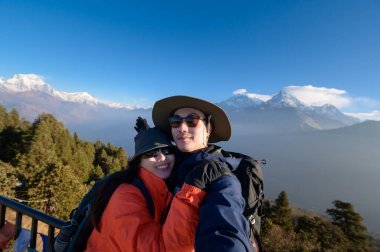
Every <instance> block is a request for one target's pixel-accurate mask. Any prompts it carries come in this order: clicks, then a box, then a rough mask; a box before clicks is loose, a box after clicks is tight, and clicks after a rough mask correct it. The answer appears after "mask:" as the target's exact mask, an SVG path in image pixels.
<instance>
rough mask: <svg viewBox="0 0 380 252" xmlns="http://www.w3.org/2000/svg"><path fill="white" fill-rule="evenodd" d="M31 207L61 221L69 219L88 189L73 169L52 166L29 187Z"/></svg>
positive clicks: (37, 175)
mask: <svg viewBox="0 0 380 252" xmlns="http://www.w3.org/2000/svg"><path fill="white" fill-rule="evenodd" d="M28 187H29V188H28V195H29V197H28V198H29V201H30V203H29V205H30V206H31V207H33V208H37V209H39V210H41V211H44V212H46V213H47V214H49V215H53V216H56V217H58V218H61V219H67V218H68V214H69V213H70V211H71V210H72V209H74V208H75V207H76V206H77V205H78V203H79V201H80V200H81V198H82V197H83V195H84V194H85V193H86V192H87V190H88V188H87V187H86V186H85V185H84V184H83V183H82V181H81V180H80V179H79V178H78V176H77V175H76V174H75V173H73V171H72V169H70V167H67V166H63V165H61V164H50V165H48V166H47V167H46V168H45V169H44V170H42V171H41V172H39V173H37V174H36V175H35V176H34V177H33V178H32V179H31V180H30V182H29V185H28Z"/></svg>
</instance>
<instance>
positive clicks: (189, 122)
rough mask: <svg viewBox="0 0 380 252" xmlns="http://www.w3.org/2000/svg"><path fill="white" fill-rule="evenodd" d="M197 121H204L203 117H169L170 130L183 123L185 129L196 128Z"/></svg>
mask: <svg viewBox="0 0 380 252" xmlns="http://www.w3.org/2000/svg"><path fill="white" fill-rule="evenodd" d="M199 120H205V118H204V117H201V116H197V115H188V116H186V117H180V116H179V115H173V116H171V117H169V124H170V127H172V128H178V127H179V126H181V123H182V122H183V123H185V124H186V126H187V127H190V128H194V127H197V125H198V122H199Z"/></svg>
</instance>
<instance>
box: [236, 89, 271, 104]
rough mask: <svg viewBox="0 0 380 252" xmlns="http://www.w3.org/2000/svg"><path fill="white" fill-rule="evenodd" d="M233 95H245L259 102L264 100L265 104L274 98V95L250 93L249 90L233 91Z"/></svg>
mask: <svg viewBox="0 0 380 252" xmlns="http://www.w3.org/2000/svg"><path fill="white" fill-rule="evenodd" d="M232 93H233V94H234V95H245V96H248V97H249V98H251V99H259V100H262V101H264V102H266V101H268V100H270V99H271V98H272V95H263V94H254V93H248V91H247V89H245V88H241V89H237V90H235V91H233V92H232Z"/></svg>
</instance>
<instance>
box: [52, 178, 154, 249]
mask: <svg viewBox="0 0 380 252" xmlns="http://www.w3.org/2000/svg"><path fill="white" fill-rule="evenodd" d="M107 178H108V177H105V178H103V179H101V180H98V181H97V182H96V183H95V184H94V185H93V187H92V188H91V189H90V190H89V191H88V192H87V193H86V195H85V196H84V197H83V198H82V200H81V201H80V203H79V205H78V207H77V208H75V209H73V210H72V211H71V213H70V217H69V221H67V223H66V225H64V226H63V227H62V228H61V230H60V232H59V233H58V235H57V236H56V237H55V238H54V240H53V243H52V246H51V249H50V250H51V252H72V251H83V250H85V249H86V245H87V240H88V238H89V237H90V235H91V232H92V230H93V229H94V226H93V225H92V223H91V221H90V214H89V213H90V209H91V205H92V203H93V201H94V199H95V195H96V194H95V193H94V192H97V191H98V189H99V188H100V186H101V185H102V184H103V183H104V181H106V180H107ZM132 185H134V186H136V187H137V188H139V189H140V191H141V192H142V194H143V195H144V198H145V200H146V203H147V205H148V210H149V213H150V215H151V216H152V218H153V217H154V205H153V200H152V197H151V196H150V194H149V192H148V190H147V188H146V186H145V185H144V183H143V182H142V181H141V179H139V178H137V177H136V178H135V179H134V180H133V181H132Z"/></svg>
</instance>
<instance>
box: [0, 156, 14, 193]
mask: <svg viewBox="0 0 380 252" xmlns="http://www.w3.org/2000/svg"><path fill="white" fill-rule="evenodd" d="M17 182H18V180H17V177H16V169H15V168H14V167H13V166H12V165H10V164H7V163H4V162H2V161H0V194H2V195H5V196H8V197H9V196H10V197H14V196H15V188H16V183H17Z"/></svg>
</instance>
